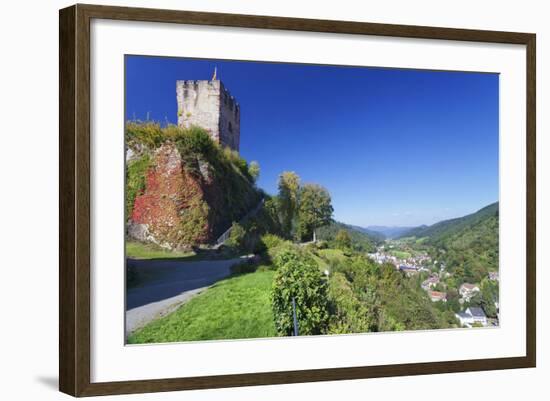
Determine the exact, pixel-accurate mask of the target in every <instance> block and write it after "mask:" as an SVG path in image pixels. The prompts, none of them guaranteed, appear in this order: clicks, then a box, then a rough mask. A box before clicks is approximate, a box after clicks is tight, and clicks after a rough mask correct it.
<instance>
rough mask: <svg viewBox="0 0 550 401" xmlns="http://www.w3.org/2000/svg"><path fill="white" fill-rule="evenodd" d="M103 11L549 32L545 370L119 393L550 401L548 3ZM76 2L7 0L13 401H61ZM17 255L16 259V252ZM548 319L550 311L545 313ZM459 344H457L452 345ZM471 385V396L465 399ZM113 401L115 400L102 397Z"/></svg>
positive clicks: (543, 221)
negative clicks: (64, 224)
mask: <svg viewBox="0 0 550 401" xmlns="http://www.w3.org/2000/svg"><path fill="white" fill-rule="evenodd" d="M96 3H101V4H114V5H127V6H138V7H157V8H170V9H178V8H179V9H188V10H197V11H199V10H200V11H219V12H233V13H244V14H263V15H280V16H289V17H290V16H292V17H306V18H324V19H336V20H357V21H369V22H383V23H397V24H412V25H433V26H448V27H461V28H478V29H494V30H507V31H525V32H535V33H537V41H538V43H537V47H538V54H537V59H538V61H537V69H538V77H537V91H538V94H537V100H538V118H537V126H538V127H537V128H538V130H537V131H538V151H537V153H538V157H537V159H538V180H537V181H538V223H537V226H538V227H537V236H538V249H539V251H538V258H537V263H538V368H536V369H519V370H510V371H498V372H481V373H460V374H445V375H435V376H417V377H400V378H388V379H370V380H356V381H342V382H325V383H314V384H294V385H283V386H267V387H250V388H241V389H227V390H207V391H192V392H186V393H178V392H176V393H164V394H149V395H133V396H119V397H118V398H116V399H132V400H133V399H136V400H138V399H139V400H179V399H182V398H183V397H185V399H187V400H220V399H223V400H239V401H246V400H257V399H262V400H281V399H298V398H302V399H311V398H315V399H317V400H334V399H342V398H343V397H345V398H346V399H367V398H369V399H376V398H378V399H397V398H406V399H407V400H411V401H412V400H423V399H425V398H426V397H430V396H435V397H438V398H439V397H444V398H445V399H447V400H449V401H451V400H462V399H463V398H464V397H465V396H466V397H468V398H470V397H471V398H472V399H494V400H508V399H523V398H525V397H529V398H531V399H535V400H538V399H545V398H546V397H547V394H545V393H544V390H545V389H547V387H548V386H547V383H545V381H544V379H546V380H548V379H547V377H548V376H549V375H550V347H548V346H547V344H546V343H545V338H544V337H545V335H546V336H547V335H548V334H547V333H548V328H549V327H548V326H549V324H550V320H549V318H548V313H547V310H548V309H549V308H550V305H549V303H550V296H549V295H548V294H544V287H545V285H544V284H545V283H547V282H548V277H549V274H548V273H547V272H545V268H546V266H545V261H546V258H544V256H543V255H544V251H545V245H548V243H549V240H550V227H549V224H550V220H549V214H548V209H547V208H545V205H547V204H548V203H549V201H550V199H549V196H550V188H549V183H550V179H549V177H548V171H550V157H549V156H550V140H549V138H548V136H547V135H545V133H546V132H547V131H548V129H549V125H550V118H549V117H548V114H546V113H545V110H548V108H549V107H550V99H549V96H550V82H549V79H548V75H547V71H549V69H550V59H549V57H550V25H549V24H548V19H547V15H548V10H545V2H543V1H536V0H524V1H521V2H517V1H503V0H501V1H493V0H490V1H483V2H480V1H470V0H461V1H453V2H442V1H437V0H434V1H430V0H415V1H407V0H400V1H393V0H385V1H377V2H372V3H370V4H369V3H368V2H366V1H364V2H359V1H353V0H339V1H337V2H333V1H331V2H320V1H318V0H317V1H310V0H307V1H306V0H302V1H300V2H298V1H295V0H294V1H292V0H265V1H262V2H259V1H247V0H232V1H231V2H227V1H222V0H218V1H216V0H187V1H177V0H157V1H155V2H153V1H123V0H120V1H117V2H116V3H112V2H109V1H96ZM70 4H71V3H70V2H68V1H60V0H49V1H47V2H45V1H19V2H15V1H12V2H9V3H6V4H4V8H3V10H2V11H3V12H2V16H1V17H0V18H1V22H0V30H1V36H0V37H1V38H2V40H1V42H0V45H1V54H2V63H1V64H0V68H1V73H0V106H1V107H0V113H1V114H2V124H1V125H0V144H1V146H0V177H1V178H0V188H1V190H0V249H2V257H1V258H0V271H1V275H0V305H1V307H0V312H1V313H0V318H1V319H2V320H1V323H0V369H1V370H0V374H1V375H2V376H1V377H2V380H1V381H2V385H1V386H0V394H1V396H2V398H3V399H9V400H11V399H14V400H17V399H29V400H34V399H40V400H57V399H63V398H66V396H65V395H63V394H61V393H58V392H57V366H58V364H57V329H58V320H57V300H58V297H57V294H58V291H57V290H58V284H57V283H58V276H57V262H58V260H57V246H58V244H57V188H58V186H57V185H58V179H57V174H58V169H57V163H58V149H57V144H58V142H57V130H58V123H57V119H58V114H57V113H58V106H57V105H58V89H57V86H58V80H57V77H58V70H57V67H58V32H57V31H58V26H57V24H58V14H57V12H58V9H59V8H62V7H65V6H67V5H70ZM6 256H7V257H6ZM545 314H546V316H545ZM450 346H452V345H451V344H450ZM461 389H468V390H466V392H467V394H465V393H464V392H463V391H462V390H461ZM102 399H105V400H108V399H115V398H113V397H105V398H102Z"/></svg>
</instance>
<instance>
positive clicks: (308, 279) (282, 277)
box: [271, 249, 328, 336]
mask: <svg viewBox="0 0 550 401" xmlns="http://www.w3.org/2000/svg"><path fill="white" fill-rule="evenodd" d="M275 265H276V266H277V272H276V274H275V277H274V279H273V287H272V293H271V299H272V307H273V315H274V320H275V327H276V330H277V333H278V334H279V335H282V336H285V335H292V333H293V330H294V323H293V314H292V300H293V299H294V300H295V303H296V317H297V320H298V328H299V334H300V335H311V334H321V333H324V332H325V331H326V327H327V323H328V310H327V307H328V305H327V284H326V280H325V279H324V278H323V277H322V275H321V272H320V271H319V267H318V266H317V264H316V263H315V261H314V260H313V259H312V258H311V257H309V256H308V255H307V254H303V253H300V252H299V251H298V250H296V249H287V250H286V251H284V252H282V253H280V254H279V255H278V256H277V258H276V260H275Z"/></svg>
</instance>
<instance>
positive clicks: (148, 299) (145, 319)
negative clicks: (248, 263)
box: [126, 256, 248, 334]
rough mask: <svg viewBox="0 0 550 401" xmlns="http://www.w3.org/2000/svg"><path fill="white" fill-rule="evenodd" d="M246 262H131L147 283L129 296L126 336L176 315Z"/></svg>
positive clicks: (133, 260) (129, 293)
mask: <svg viewBox="0 0 550 401" xmlns="http://www.w3.org/2000/svg"><path fill="white" fill-rule="evenodd" d="M247 258H248V256H243V257H241V258H237V259H228V260H207V261H200V262H181V261H177V260H158V259H157V260H136V259H128V264H131V266H132V267H133V268H134V269H136V270H137V271H138V274H140V275H142V276H145V277H148V280H147V282H146V283H145V284H143V285H141V286H139V287H136V288H131V289H129V290H128V291H127V293H126V334H129V333H131V332H133V331H135V330H136V329H139V328H141V327H143V326H145V325H146V324H147V323H149V322H150V321H151V320H153V319H155V318H157V317H160V316H164V315H166V314H168V313H170V312H172V311H174V310H175V309H176V308H177V307H178V306H180V305H181V304H182V303H184V302H187V301H188V300H189V299H191V298H192V297H193V296H195V295H197V294H198V293H200V292H201V291H203V290H205V289H206V288H208V286H210V285H212V284H214V283H215V282H216V281H219V280H221V279H223V278H225V277H227V276H229V275H230V274H231V266H233V265H234V264H236V263H239V262H242V261H243V260H246V259H247Z"/></svg>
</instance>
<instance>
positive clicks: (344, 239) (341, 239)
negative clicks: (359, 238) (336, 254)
mask: <svg viewBox="0 0 550 401" xmlns="http://www.w3.org/2000/svg"><path fill="white" fill-rule="evenodd" d="M334 241H335V242H336V244H337V246H338V248H340V249H348V248H351V236H350V235H349V232H347V231H346V230H342V229H341V230H339V231H338V233H337V234H336V237H335V238H334Z"/></svg>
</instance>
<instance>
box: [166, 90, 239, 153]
mask: <svg viewBox="0 0 550 401" xmlns="http://www.w3.org/2000/svg"><path fill="white" fill-rule="evenodd" d="M176 96H177V102H178V125H179V126H182V127H185V128H189V127H191V126H193V125H196V126H199V127H202V128H204V129H205V130H207V131H208V132H209V133H210V136H211V137H212V139H213V140H214V141H215V142H217V143H220V144H222V145H224V146H229V147H230V148H231V149H234V150H236V151H239V142H240V109H239V105H238V104H237V102H236V100H235V99H234V98H233V97H232V96H231V94H230V93H229V92H228V91H227V89H225V87H224V86H223V84H222V83H221V82H220V81H219V80H212V81H177V82H176Z"/></svg>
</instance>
